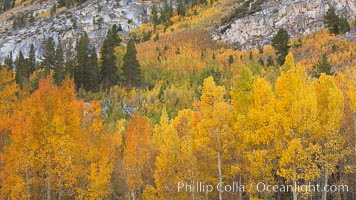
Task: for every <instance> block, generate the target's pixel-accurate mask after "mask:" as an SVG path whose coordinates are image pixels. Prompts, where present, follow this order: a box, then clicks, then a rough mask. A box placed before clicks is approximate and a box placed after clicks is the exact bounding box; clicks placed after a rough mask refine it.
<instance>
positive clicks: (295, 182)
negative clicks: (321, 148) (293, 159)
mask: <svg viewBox="0 0 356 200" xmlns="http://www.w3.org/2000/svg"><path fill="white" fill-rule="evenodd" d="M293 172H294V174H297V170H296V168H295V166H293ZM296 186H297V180H296V179H295V177H293V200H298V192H297V191H295V190H296Z"/></svg>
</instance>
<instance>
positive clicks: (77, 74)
mask: <svg viewBox="0 0 356 200" xmlns="http://www.w3.org/2000/svg"><path fill="white" fill-rule="evenodd" d="M88 45H89V38H88V35H87V33H84V34H83V35H82V36H81V37H80V39H79V42H78V52H77V65H76V67H75V70H74V82H75V85H76V86H77V88H78V89H79V88H83V87H84V85H86V84H85V83H86V81H85V79H86V78H88V76H87V75H88V72H89V70H88V69H87V68H88V57H89V49H88Z"/></svg>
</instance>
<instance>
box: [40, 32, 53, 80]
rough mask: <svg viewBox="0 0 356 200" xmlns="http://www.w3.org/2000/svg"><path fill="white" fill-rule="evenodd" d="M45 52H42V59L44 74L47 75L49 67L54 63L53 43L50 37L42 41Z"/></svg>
mask: <svg viewBox="0 0 356 200" xmlns="http://www.w3.org/2000/svg"><path fill="white" fill-rule="evenodd" d="M44 47H45V53H44V60H43V63H42V65H43V67H44V68H45V74H46V75H49V74H50V71H51V68H52V67H53V65H54V56H55V44H54V40H53V38H52V37H49V38H48V39H47V40H46V41H45V42H44Z"/></svg>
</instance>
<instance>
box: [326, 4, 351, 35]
mask: <svg viewBox="0 0 356 200" xmlns="http://www.w3.org/2000/svg"><path fill="white" fill-rule="evenodd" d="M324 23H325V25H326V27H327V28H328V29H329V32H330V33H331V34H335V35H338V34H340V33H342V34H343V33H346V32H348V31H350V25H349V23H348V22H347V20H346V19H345V18H343V17H341V18H340V17H339V16H338V15H336V14H335V8H333V7H331V8H329V10H328V11H327V12H326V15H325V16H324Z"/></svg>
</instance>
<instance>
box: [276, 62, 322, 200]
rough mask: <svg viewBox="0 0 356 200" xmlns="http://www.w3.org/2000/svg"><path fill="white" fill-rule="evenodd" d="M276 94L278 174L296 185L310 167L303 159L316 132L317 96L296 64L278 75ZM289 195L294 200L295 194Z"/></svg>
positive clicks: (295, 192) (309, 80)
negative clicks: (279, 150) (278, 136)
mask: <svg viewBox="0 0 356 200" xmlns="http://www.w3.org/2000/svg"><path fill="white" fill-rule="evenodd" d="M276 94H277V102H276V111H277V112H278V114H279V116H280V117H279V118H280V119H279V120H278V121H279V123H280V125H281V128H282V132H283V135H282V138H281V142H282V145H283V149H282V151H283V152H282V155H281V158H280V160H279V170H278V175H280V176H282V177H284V178H285V179H286V180H287V182H289V183H292V184H296V182H297V180H298V179H303V177H305V176H306V175H307V174H308V172H307V171H306V169H307V168H310V167H309V166H307V165H306V164H307V163H306V162H305V160H307V158H306V157H305V156H306V155H308V153H307V152H306V149H307V147H308V146H309V142H310V138H311V137H312V136H313V135H315V134H316V131H317V130H316V127H317V126H318V121H317V114H318V113H317V96H316V94H315V88H314V84H313V82H312V80H311V79H309V78H308V76H307V73H306V71H305V70H304V69H303V67H302V66H300V65H297V66H295V68H292V69H290V70H288V71H286V72H282V74H281V76H280V77H279V78H278V80H277V82H276ZM311 164H313V163H311ZM316 175H317V174H316ZM292 192H293V198H294V199H296V198H297V195H298V191H296V190H293V191H292Z"/></svg>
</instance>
